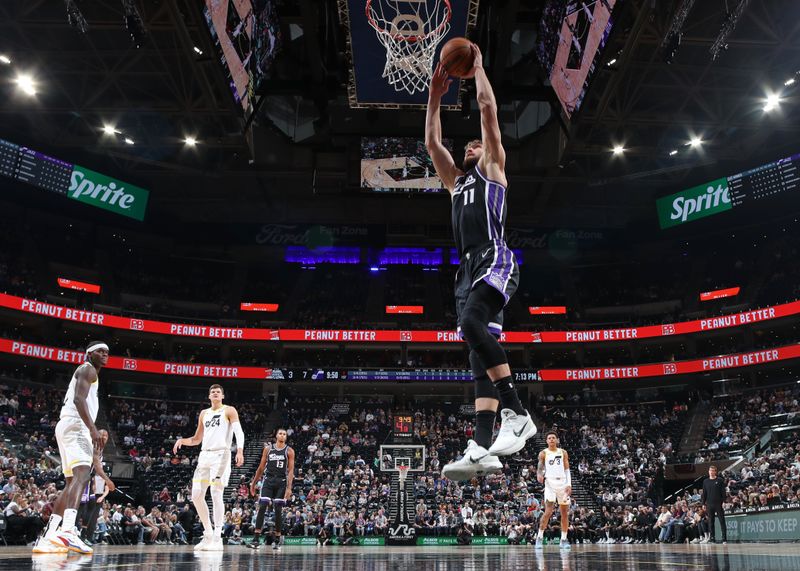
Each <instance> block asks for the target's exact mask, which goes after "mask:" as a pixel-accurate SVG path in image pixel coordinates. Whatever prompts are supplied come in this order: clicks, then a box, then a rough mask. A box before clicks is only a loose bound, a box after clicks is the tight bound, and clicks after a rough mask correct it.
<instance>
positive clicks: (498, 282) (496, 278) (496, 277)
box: [489, 273, 505, 290]
mask: <svg viewBox="0 0 800 571" xmlns="http://www.w3.org/2000/svg"><path fill="white" fill-rule="evenodd" d="M504 281H505V280H503V277H502V276H501V275H500V274H495V273H492V274H490V275H489V283H490V284H492V285H493V286H494V287H496V288H497V289H499V290H502V289H504V287H503V286H504V285H505V284H504V283H503V282H504Z"/></svg>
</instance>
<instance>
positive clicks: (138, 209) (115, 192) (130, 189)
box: [67, 165, 150, 220]
mask: <svg viewBox="0 0 800 571" xmlns="http://www.w3.org/2000/svg"><path fill="white" fill-rule="evenodd" d="M149 194H150V193H149V192H148V191H146V190H145V189H143V188H139V187H138V186H134V185H132V184H128V183H127V182H122V181H120V180H117V179H114V178H111V177H108V176H106V175H104V174H100V173H97V172H94V171H92V170H89V169H87V168H85V167H82V166H80V165H75V166H74V167H73V169H72V176H71V178H70V184H69V190H68V191H67V196H69V197H70V198H72V199H74V200H79V201H80V202H84V203H86V204H91V205H92V206H96V207H97V208H103V209H104V210H109V211H111V212H114V213H116V214H121V215H123V216H127V217H129V218H135V219H136V220H144V211H145V209H146V208H147V198H148V196H149Z"/></svg>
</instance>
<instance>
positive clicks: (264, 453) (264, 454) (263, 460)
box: [250, 444, 270, 496]
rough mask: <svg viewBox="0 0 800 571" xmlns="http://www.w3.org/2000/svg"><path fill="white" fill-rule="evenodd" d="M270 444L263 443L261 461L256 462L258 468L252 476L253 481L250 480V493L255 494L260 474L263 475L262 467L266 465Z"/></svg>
mask: <svg viewBox="0 0 800 571" xmlns="http://www.w3.org/2000/svg"><path fill="white" fill-rule="evenodd" d="M269 450H270V446H269V445H268V444H265V445H264V450H263V451H262V452H261V462H259V464H258V468H257V469H256V475H255V476H253V481H252V482H250V495H251V496H255V495H256V484H257V483H258V482H259V481H260V480H261V476H263V475H264V469H265V468H266V467H267V456H268V455H269Z"/></svg>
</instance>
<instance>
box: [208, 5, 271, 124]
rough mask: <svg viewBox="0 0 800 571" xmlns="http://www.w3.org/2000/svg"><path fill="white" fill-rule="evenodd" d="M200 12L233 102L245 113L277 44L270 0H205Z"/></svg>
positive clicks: (250, 107)
mask: <svg viewBox="0 0 800 571" xmlns="http://www.w3.org/2000/svg"><path fill="white" fill-rule="evenodd" d="M203 15H204V16H205V19H206V25H207V26H208V29H209V31H210V32H211V38H212V39H213V40H214V44H215V46H216V48H217V51H218V55H219V56H220V60H221V62H222V66H223V68H224V69H225V71H226V73H227V76H228V82H229V85H230V88H231V91H232V92H233V96H234V98H235V99H236V102H237V103H239V104H240V105H241V106H242V109H243V110H244V112H245V114H247V115H250V114H251V113H252V109H253V95H254V94H255V91H256V89H257V88H258V86H259V84H260V83H261V81H262V80H263V79H264V76H265V75H266V74H267V72H268V71H269V69H270V68H271V67H272V62H273V61H274V59H275V55H276V54H277V53H278V50H279V49H280V47H281V33H280V27H279V25H278V17H277V12H276V10H275V6H274V3H273V0H205V8H204V9H203Z"/></svg>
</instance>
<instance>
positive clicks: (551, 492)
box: [536, 432, 572, 549]
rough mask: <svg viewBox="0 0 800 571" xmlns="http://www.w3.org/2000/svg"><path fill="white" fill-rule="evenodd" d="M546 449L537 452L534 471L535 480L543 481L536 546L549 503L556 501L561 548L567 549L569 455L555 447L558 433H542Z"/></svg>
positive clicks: (549, 512) (538, 546)
mask: <svg viewBox="0 0 800 571" xmlns="http://www.w3.org/2000/svg"><path fill="white" fill-rule="evenodd" d="M545 440H546V441H547V448H545V449H544V450H542V451H541V452H539V466H538V468H537V470H536V479H537V480H539V483H540V484H544V502H545V508H544V515H543V516H542V520H541V521H540V522H539V533H538V534H537V535H536V549H541V548H542V539H543V537H544V530H545V528H546V527H547V524H548V523H550V516H551V515H552V514H553V506H555V504H556V502H557V503H558V507H559V509H560V510H561V542H560V544H559V545H560V546H561V549H570V545H569V542H568V541H567V533H568V531H569V503H570V496H571V495H572V475H571V474H570V471H569V454H567V451H566V450H564V449H562V448H559V447H558V435H557V434H556V433H555V432H548V433H547V434H546V435H545Z"/></svg>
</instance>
